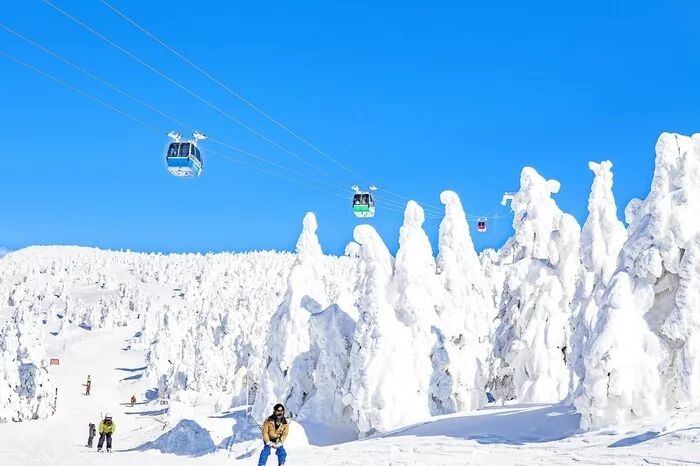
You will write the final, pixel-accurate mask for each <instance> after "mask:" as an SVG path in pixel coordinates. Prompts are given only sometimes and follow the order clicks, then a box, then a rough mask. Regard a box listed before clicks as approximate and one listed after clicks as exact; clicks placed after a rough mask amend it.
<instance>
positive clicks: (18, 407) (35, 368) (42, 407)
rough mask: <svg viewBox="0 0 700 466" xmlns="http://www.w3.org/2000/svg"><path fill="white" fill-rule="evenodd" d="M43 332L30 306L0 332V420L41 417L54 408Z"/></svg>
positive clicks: (19, 310)
mask: <svg viewBox="0 0 700 466" xmlns="http://www.w3.org/2000/svg"><path fill="white" fill-rule="evenodd" d="M47 362H48V361H47V357H46V350H45V349H44V343H43V335H42V334H41V332H40V328H39V327H38V325H37V322H36V321H35V318H34V316H33V313H32V311H31V310H30V309H18V310H17V311H16V312H15V313H14V315H13V317H12V318H11V319H10V320H9V321H8V322H7V323H6V324H5V326H4V328H3V329H2V331H0V396H1V398H0V422H8V421H15V422H19V421H26V420H31V419H43V418H47V417H49V416H51V415H52V414H53V413H54V412H55V411H56V392H55V385H54V382H53V380H52V379H51V377H50V375H49V372H48V366H47Z"/></svg>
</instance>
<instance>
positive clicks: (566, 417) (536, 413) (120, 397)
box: [0, 327, 700, 466]
mask: <svg viewBox="0 0 700 466" xmlns="http://www.w3.org/2000/svg"><path fill="white" fill-rule="evenodd" d="M135 331H136V330H135V329H134V328H129V327H124V328H120V329H118V330H116V331H111V330H110V331H106V330H95V331H89V330H84V329H80V328H78V329H75V330H74V331H72V332H70V333H69V334H68V335H66V336H57V337H52V338H51V339H50V344H49V352H50V353H51V355H52V356H55V357H59V358H60V365H59V366H51V369H50V371H51V375H52V376H53V377H54V379H55V381H56V385H57V387H58V389H59V397H58V407H57V411H56V415H55V416H53V417H51V418H49V419H44V420H36V421H31V422H21V423H6V424H0V459H1V460H2V464H7V465H26V466H46V465H47V464H50V465H52V466H64V465H65V466H68V465H76V464H95V465H102V464H104V465H108V464H114V465H138V466H143V465H185V464H187V465H221V464H241V465H246V464H247V465H254V464H257V455H258V453H259V450H260V442H259V441H244V442H233V441H232V440H231V436H232V435H233V434H234V433H235V429H236V421H237V420H238V419H240V417H239V416H238V415H237V414H238V413H240V410H237V409H233V410H226V411H224V412H219V413H214V414H198V413H197V408H192V410H191V413H190V415H189V416H187V418H188V419H189V420H191V421H193V423H196V425H199V426H201V428H203V429H204V430H205V434H204V435H203V436H200V437H196V436H193V437H191V438H194V439H196V440H190V441H189V442H188V443H186V444H178V443H177V442H175V441H173V439H172V438H171V439H170V440H169V441H168V442H160V443H159V442H158V438H159V437H160V436H162V435H163V434H164V433H167V432H168V431H170V430H171V429H174V428H175V427H176V426H170V427H168V428H167V429H166V430H164V428H163V425H164V424H163V422H164V419H165V418H166V417H167V413H166V412H165V411H166V410H167V409H168V406H162V405H160V404H158V403H159V402H158V400H150V401H149V400H148V399H146V398H144V394H146V395H147V394H148V393H149V390H150V389H152V387H149V386H148V384H147V383H145V381H144V380H143V378H142V376H141V375H142V373H143V368H144V353H143V352H142V351H136V350H133V349H128V344H129V341H130V340H131V338H132V337H133V333H134V332H135ZM87 373H90V375H91V377H92V381H93V386H92V393H91V395H90V396H85V395H84V394H83V393H84V387H83V386H82V384H83V383H84V382H85V378H86V375H87ZM132 394H137V398H138V401H137V404H136V405H135V406H134V407H131V406H129V404H128V400H129V398H130V397H131V395H132ZM106 411H109V412H110V414H112V416H113V417H114V420H115V422H116V425H117V432H116V434H115V436H114V453H112V454H111V455H109V454H107V453H101V454H98V453H96V452H95V450H94V449H92V450H90V449H88V448H86V447H85V443H86V441H87V425H88V423H89V422H95V423H97V421H98V420H99V416H100V413H104V412H106ZM578 418H579V415H578V414H576V413H575V412H574V411H573V409H572V407H571V406H568V405H564V404H559V403H527V404H513V405H509V404H507V405H505V406H491V405H489V406H487V407H485V408H483V409H481V410H477V411H471V412H463V413H458V414H451V415H444V416H437V417H434V418H430V419H426V420H425V421H424V422H420V423H417V424H415V425H411V426H407V427H404V428H401V429H397V430H396V431H394V432H391V433H387V434H384V435H381V436H379V437H375V438H369V439H365V440H355V441H350V442H346V443H340V444H336V445H326V446H317V445H313V443H314V442H315V438H314V432H313V429H311V428H307V431H308V432H307V433H308V435H309V440H310V442H311V443H312V445H309V446H300V447H294V446H288V447H287V448H288V450H289V460H288V464H297V465H331V464H333V465H357V464H363V465H389V464H391V465H404V464H405V465H408V464H411V465H419V464H421V465H428V464H430V465H433V464H434V465H457V464H459V465H461V464H465V465H466V464H490V465H493V464H523V465H525V464H527V465H530V464H572V463H577V464H635V465H636V464H663V465H674V464H693V463H695V462H693V461H691V459H695V460H700V443H698V441H699V440H700V427H697V426H698V425H699V424H700V415H699V414H696V413H692V414H691V413H686V414H682V413H678V414H676V415H673V416H668V417H666V418H663V419H656V420H654V422H651V421H647V422H645V423H638V424H633V425H629V426H627V427H625V428H619V429H617V430H615V431H613V430H606V431H597V432H593V433H579V432H578V431H579V427H578V424H579V419H578ZM149 442H154V443H155V445H148V443H149ZM207 445H210V446H213V447H214V448H213V449H212V450H211V451H206V450H205V451H199V452H197V449H198V448H206V447H207ZM158 447H163V448H164V449H166V450H167V449H170V450H171V451H175V453H161V452H160V451H159V450H158V449H157V448H158ZM205 453H206V454H205ZM697 462H700V461H697ZM269 464H276V462H275V461H274V459H271V460H270V461H269Z"/></svg>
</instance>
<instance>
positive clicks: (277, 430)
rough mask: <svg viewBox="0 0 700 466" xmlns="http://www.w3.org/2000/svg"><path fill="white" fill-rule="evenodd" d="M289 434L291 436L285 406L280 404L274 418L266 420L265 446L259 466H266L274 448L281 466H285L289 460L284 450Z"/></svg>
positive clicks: (274, 412)
mask: <svg viewBox="0 0 700 466" xmlns="http://www.w3.org/2000/svg"><path fill="white" fill-rule="evenodd" d="M287 434H289V423H287V419H286V418H285V417H284V406H282V405H281V404H279V403H278V404H276V405H275V407H274V409H273V411H272V416H270V417H268V418H267V419H265V422H263V425H262V437H263V442H264V444H265V445H264V446H263V449H262V451H261V452H260V460H258V466H265V464H266V463H267V458H269V457H270V453H272V449H273V448H274V449H275V450H276V451H275V454H276V455H277V461H278V463H279V465H280V466H282V465H283V464H284V462H285V461H286V460H287V451H286V450H285V449H284V441H285V440H287Z"/></svg>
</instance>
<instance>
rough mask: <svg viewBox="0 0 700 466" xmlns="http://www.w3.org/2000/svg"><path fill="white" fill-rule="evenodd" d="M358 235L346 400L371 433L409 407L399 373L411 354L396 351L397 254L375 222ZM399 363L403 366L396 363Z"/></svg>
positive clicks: (362, 428) (362, 227)
mask: <svg viewBox="0 0 700 466" xmlns="http://www.w3.org/2000/svg"><path fill="white" fill-rule="evenodd" d="M353 237H354V239H355V242H357V243H358V244H360V261H361V262H360V267H361V270H362V278H361V279H360V290H359V292H360V298H359V300H358V307H359V311H360V316H359V320H358V322H357V328H356V330H355V334H354V336H353V344H352V349H351V352H350V367H349V369H348V376H347V379H346V383H345V395H344V396H343V404H345V405H346V406H347V407H348V408H347V409H348V411H349V415H350V419H351V421H352V422H353V424H354V425H355V426H356V429H357V431H358V433H359V434H360V435H367V434H371V433H373V432H377V431H380V432H382V431H386V430H388V429H390V428H391V427H393V426H395V425H396V424H397V423H399V422H400V421H401V419H402V418H403V417H404V416H405V414H406V413H407V412H408V411H410V410H406V409H405V407H406V406H400V405H401V403H402V401H403V400H401V394H402V393H405V392H406V387H404V386H403V383H402V381H403V378H397V377H395V374H396V372H397V371H400V370H401V369H403V367H405V361H408V360H410V359H411V355H410V354H400V353H398V351H397V349H399V348H397V337H396V335H395V332H396V330H397V328H398V326H399V322H398V320H397V319H396V314H395V313H394V308H393V307H392V305H391V303H390V302H389V297H388V292H389V285H390V283H391V277H392V275H393V273H394V266H393V258H392V257H391V254H390V253H389V250H388V249H387V247H386V245H385V244H384V242H383V241H382V240H381V238H380V237H379V235H378V234H377V232H376V231H375V229H374V228H372V227H371V226H369V225H359V226H357V227H355V231H354V234H353ZM397 361H398V362H400V366H399V367H393V366H392V365H393V364H394V363H395V362H397ZM410 362H411V363H412V361H410ZM402 408H404V409H402Z"/></svg>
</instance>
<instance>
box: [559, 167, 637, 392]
mask: <svg viewBox="0 0 700 466" xmlns="http://www.w3.org/2000/svg"><path fill="white" fill-rule="evenodd" d="M588 167H589V168H590V169H591V171H593V173H595V178H594V179H593V185H592V186H591V193H590V195H589V197H588V218H587V219H586V222H585V223H584V225H583V228H582V230H581V247H580V254H581V263H582V266H581V270H580V272H579V278H578V284H577V287H576V294H575V296H574V302H573V303H572V306H573V315H572V333H571V343H570V345H569V347H570V348H571V356H570V357H571V365H572V368H573V371H574V373H573V377H572V387H571V389H572V391H573V390H574V389H575V388H576V386H577V385H578V382H579V380H580V379H581V378H583V372H584V365H583V356H584V354H585V352H586V348H588V346H589V344H590V337H591V333H592V331H593V329H594V328H595V325H596V322H597V321H598V310H599V308H600V304H601V301H602V297H603V293H604V292H605V290H606V287H607V285H608V283H609V282H610V278H611V277H612V275H613V273H614V272H615V268H616V267H617V256H618V254H619V253H620V249H622V245H623V243H624V242H625V240H626V239H627V232H626V230H625V226H624V225H623V224H622V222H621V221H620V220H619V219H618V218H617V206H616V205H615V198H614V196H613V192H612V185H613V175H612V171H611V168H612V163H611V162H609V161H604V162H601V163H595V162H590V163H589V164H588Z"/></svg>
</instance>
